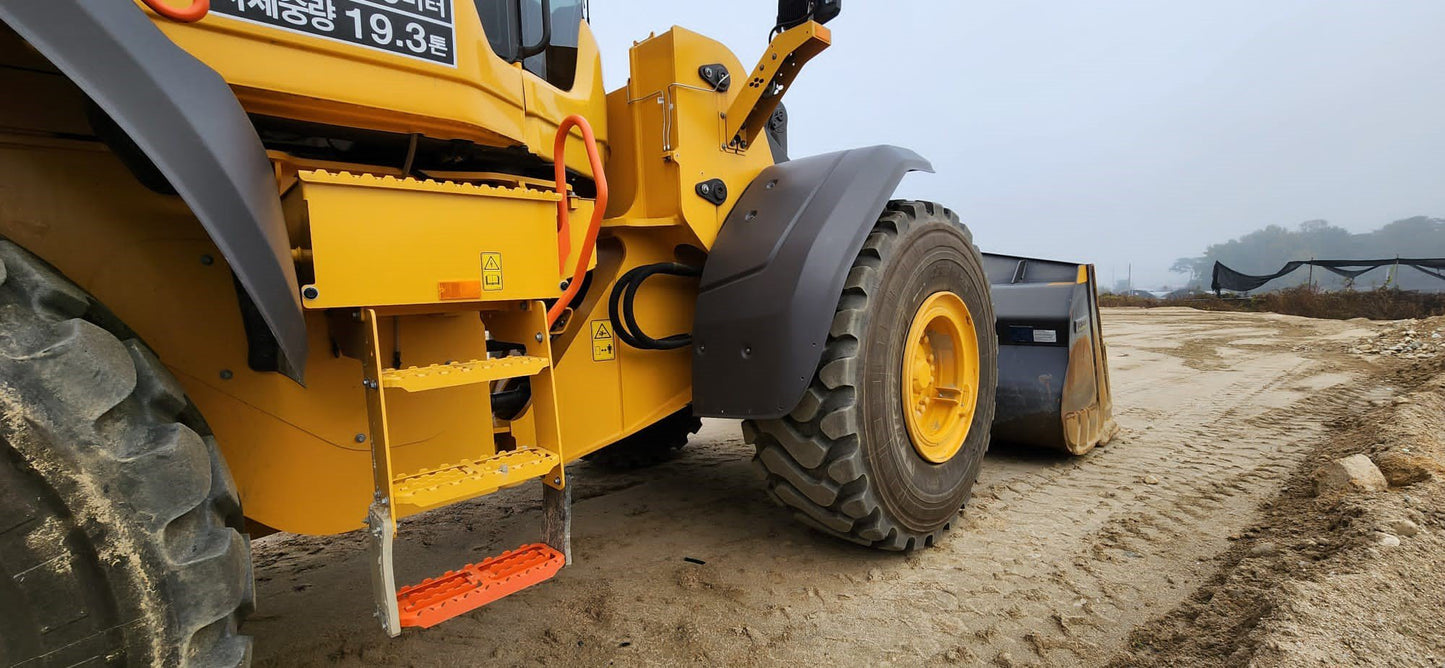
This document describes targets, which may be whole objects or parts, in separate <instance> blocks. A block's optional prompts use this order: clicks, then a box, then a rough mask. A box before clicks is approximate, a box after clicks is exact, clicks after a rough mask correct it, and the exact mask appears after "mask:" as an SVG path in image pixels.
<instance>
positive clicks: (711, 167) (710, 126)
mask: <svg viewBox="0 0 1445 668" xmlns="http://www.w3.org/2000/svg"><path fill="white" fill-rule="evenodd" d="M630 58H631V62H632V78H631V79H630V80H629V81H628V83H627V86H625V87H623V88H621V89H618V90H616V91H613V92H612V93H611V94H609V95H608V96H607V100H608V109H609V113H610V114H611V116H610V117H611V118H612V119H613V131H614V139H613V144H612V161H611V162H610V163H609V164H608V168H607V175H608V178H609V179H610V183H611V184H612V188H613V198H612V200H611V201H610V202H609V204H608V207H607V209H608V211H607V214H608V217H609V218H611V219H613V220H612V222H613V223H614V224H620V225H627V224H631V223H632V221H639V222H641V223H643V224H645V225H652V224H655V223H654V222H652V221H658V220H664V221H665V220H669V219H670V220H673V221H677V220H679V218H680V220H681V221H683V222H686V224H687V226H688V228H689V229H690V230H691V231H692V234H693V236H694V238H695V239H696V240H697V243H699V244H701V245H702V247H703V248H711V247H712V244H713V241H714V240H715V239H716V238H717V230H718V228H719V227H720V226H721V225H722V221H723V218H724V217H725V216H726V215H727V212H728V211H729V210H731V208H732V205H733V204H734V203H735V202H737V199H738V197H741V196H742V194H743V190H744V189H746V188H747V186H748V184H749V183H752V180H753V178H755V177H756V176H757V175H758V173H759V172H761V171H762V170H763V169H765V168H767V167H768V166H769V165H772V164H773V158H772V155H771V154H770V153H769V152H768V150H767V146H759V147H758V149H757V150H751V151H745V152H740V151H729V150H726V149H725V144H726V143H727V142H726V138H725V132H726V126H725V121H726V119H725V118H724V116H725V114H726V112H727V110H728V107H729V106H730V105H731V104H732V102H733V101H734V100H735V99H736V98H737V96H738V95H740V94H741V91H742V90H743V88H744V86H741V85H737V82H736V78H737V77H738V76H741V75H742V73H744V72H746V71H747V70H746V69H745V68H744V67H743V65H742V64H741V63H740V62H739V61H738V59H737V57H736V56H734V55H733V54H732V52H731V51H729V50H728V49H727V47H726V46H723V45H722V44H721V43H719V42H717V41H715V40H712V39H709V38H707V37H704V36H702V35H699V34H697V33H695V32H692V31H690V30H686V29H683V28H673V29H671V30H669V31H667V32H665V33H663V34H661V35H658V36H656V37H652V38H650V39H647V40H644V41H642V42H639V43H638V44H637V45H636V46H634V47H632V51H631V54H630ZM710 63H721V64H723V65H724V66H725V67H727V68H728V71H729V72H732V73H734V79H735V81H734V85H733V86H732V87H731V88H730V89H729V90H728V92H726V93H719V92H715V91H713V90H712V89H711V87H710V86H708V84H707V82H705V81H703V80H702V78H701V77H700V76H699V75H698V72H697V68H698V66H699V65H700V64H710ZM709 179H722V181H723V182H724V183H725V184H727V189H728V199H727V201H725V202H724V203H723V204H722V205H721V206H715V205H713V204H712V203H711V202H708V201H707V200H704V199H703V198H701V197H699V196H698V195H697V193H696V191H695V188H696V186H697V184H698V183H701V182H703V181H707V180H709Z"/></svg>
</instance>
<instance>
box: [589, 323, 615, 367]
mask: <svg viewBox="0 0 1445 668" xmlns="http://www.w3.org/2000/svg"><path fill="white" fill-rule="evenodd" d="M590 324H591V325H592V361H593V362H606V361H609V360H614V359H617V348H616V345H615V344H614V343H613V341H612V323H609V322H607V321H606V320H593V321H592V322H591V323H590Z"/></svg>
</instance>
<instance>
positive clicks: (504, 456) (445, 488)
mask: <svg viewBox="0 0 1445 668" xmlns="http://www.w3.org/2000/svg"><path fill="white" fill-rule="evenodd" d="M561 463H562V458H561V457H558V456H557V454H556V453H553V452H548V451H546V450H539V449H537V448H519V449H516V450H509V451H506V452H499V453H497V454H495V455H493V456H491V457H488V458H486V459H483V460H480V461H463V462H461V463H459V464H453V465H446V466H443V467H441V468H437V469H432V470H426V471H420V472H417V473H412V474H409V475H404V476H401V477H399V478H397V479H396V480H394V481H392V497H393V498H394V499H395V500H396V504H397V505H398V506H411V507H413V508H414V509H418V511H420V510H424V509H430V508H436V507H440V506H444V505H447V504H449V503H456V502H458V501H464V500H466V499H470V498H473V497H478V496H481V495H483V494H490V493H492V492H495V491H497V490H499V489H502V488H504V487H511V486H512V485H516V484H519V483H523V482H526V481H528V480H532V479H535V478H540V477H542V476H544V475H547V474H548V473H550V472H551V471H552V469H554V468H556V467H557V466H558V465H560V464H561Z"/></svg>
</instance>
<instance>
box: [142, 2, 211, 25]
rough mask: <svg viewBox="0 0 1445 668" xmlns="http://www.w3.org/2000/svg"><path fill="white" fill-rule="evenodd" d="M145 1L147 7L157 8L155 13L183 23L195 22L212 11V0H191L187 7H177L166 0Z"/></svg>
mask: <svg viewBox="0 0 1445 668" xmlns="http://www.w3.org/2000/svg"><path fill="white" fill-rule="evenodd" d="M145 3H146V6H147V7H150V8H151V9H153V10H155V13H157V14H160V15H161V16H164V17H166V18H168V19H170V20H172V21H180V22H181V23H195V22H196V21H199V20H201V19H203V18H206V14H209V13H210V11H211V0H191V4H190V6H189V7H186V8H185V9H176V8H175V7H172V6H170V4H169V3H167V2H166V0H145Z"/></svg>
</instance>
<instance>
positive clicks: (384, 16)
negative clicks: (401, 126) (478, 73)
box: [211, 0, 457, 67]
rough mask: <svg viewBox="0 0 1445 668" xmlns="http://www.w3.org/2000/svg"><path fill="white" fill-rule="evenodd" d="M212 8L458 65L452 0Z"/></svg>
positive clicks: (277, 2) (227, 2) (250, 2)
mask: <svg viewBox="0 0 1445 668" xmlns="http://www.w3.org/2000/svg"><path fill="white" fill-rule="evenodd" d="M211 12H212V13H215V14H222V15H225V16H229V17H231V18H236V19H240V20H242V21H246V22H248V23H256V24H260V25H264V26H269V27H272V28H280V29H282V30H286V31H288V32H294V33H301V34H303V35H312V36H315V37H324V38H327V39H332V40H336V41H338V42H346V43H348V44H355V45H358V46H364V47H368V48H372V49H377V50H380V51H385V52H387V53H394V54H398V55H402V56H408V57H411V58H416V59H419V60H425V61H427V62H431V63H440V64H442V65H448V66H451V67H456V65H457V55H456V30H455V27H454V26H455V23H454V19H455V17H454V16H453V15H452V0H215V1H213V2H212V3H211Z"/></svg>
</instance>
